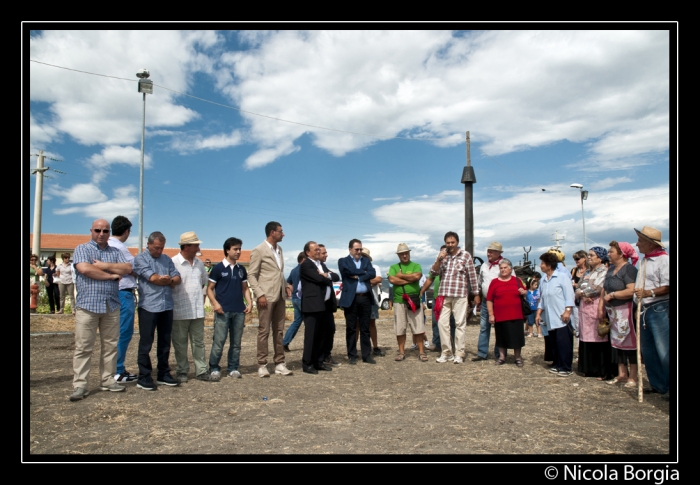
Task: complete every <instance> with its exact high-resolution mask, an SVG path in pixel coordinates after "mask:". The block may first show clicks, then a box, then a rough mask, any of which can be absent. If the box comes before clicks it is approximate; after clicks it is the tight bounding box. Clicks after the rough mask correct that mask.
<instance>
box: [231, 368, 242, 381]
mask: <svg viewBox="0 0 700 485" xmlns="http://www.w3.org/2000/svg"><path fill="white" fill-rule="evenodd" d="M228 376H229V377H235V378H236V379H240V378H241V373H240V372H238V371H237V370H232V371H231V372H229V373H228Z"/></svg>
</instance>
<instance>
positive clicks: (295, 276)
mask: <svg viewBox="0 0 700 485" xmlns="http://www.w3.org/2000/svg"><path fill="white" fill-rule="evenodd" d="M304 259H306V254H305V253H304V251H302V252H300V253H299V255H298V256H297V262H298V263H299V264H297V267H296V268H294V269H293V270H292V272H291V273H289V278H287V286H288V287H289V289H290V291H291V292H292V306H293V307H294V321H293V322H292V324H291V325H290V326H289V328H288V329H287V332H286V333H285V334H284V339H283V340H282V344H283V345H284V351H285V352H289V344H291V343H292V340H294V337H296V334H297V332H298V331H299V327H301V322H302V321H303V319H304V315H303V314H302V313H301V297H300V296H299V294H298V289H299V278H300V276H299V268H300V267H301V263H303V262H304Z"/></svg>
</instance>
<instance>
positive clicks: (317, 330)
mask: <svg viewBox="0 0 700 485" xmlns="http://www.w3.org/2000/svg"><path fill="white" fill-rule="evenodd" d="M327 318H328V313H327V312H325V311H322V312H311V313H304V353H303V355H302V358H301V365H302V366H303V368H304V369H310V368H312V367H313V368H314V369H317V368H319V367H320V366H321V365H322V362H323V352H322V347H323V339H324V336H325V334H326V328H327V326H328V323H327Z"/></svg>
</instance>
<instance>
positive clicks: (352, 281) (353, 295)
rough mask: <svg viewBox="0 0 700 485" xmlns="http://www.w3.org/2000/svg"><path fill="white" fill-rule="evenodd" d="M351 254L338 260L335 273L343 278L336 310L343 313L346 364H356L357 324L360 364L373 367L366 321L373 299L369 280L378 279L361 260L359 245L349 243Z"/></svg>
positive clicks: (363, 258)
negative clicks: (346, 350) (346, 352)
mask: <svg viewBox="0 0 700 485" xmlns="http://www.w3.org/2000/svg"><path fill="white" fill-rule="evenodd" d="M348 249H349V252H350V254H349V255H348V256H346V257H344V258H340V259H339V260H338V270H339V271H340V274H341V276H342V278H343V293H342V295H341V296H340V303H339V306H340V307H341V308H343V310H344V312H345V341H346V344H347V348H348V363H349V364H350V365H355V364H357V341H356V339H355V334H356V328H357V327H356V322H357V320H358V319H359V321H360V345H361V346H362V361H363V362H365V363H366V364H376V363H377V361H376V360H374V359H373V358H372V356H371V355H370V354H371V352H372V342H371V340H370V337H369V320H370V314H371V311H372V302H373V301H374V296H373V295H372V291H371V286H370V280H372V279H373V278H374V277H376V276H377V274H376V271H375V270H374V267H373V266H372V263H370V261H369V259H368V258H365V257H363V256H362V241H360V240H359V239H351V240H350V244H349V247H348Z"/></svg>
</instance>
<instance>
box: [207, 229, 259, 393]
mask: <svg viewBox="0 0 700 485" xmlns="http://www.w3.org/2000/svg"><path fill="white" fill-rule="evenodd" d="M242 244H243V241H241V240H240V239H238V238H235V237H230V238H228V239H227V240H226V241H225V242H224V256H226V258H225V259H224V260H223V261H222V262H220V263H219V264H217V265H216V266H214V268H213V269H212V270H211V273H209V286H208V287H207V296H208V297H209V301H210V302H211V306H212V308H213V309H214V337H213V343H212V346H211V353H210V354H209V372H210V373H211V378H212V380H218V379H221V367H220V366H219V362H220V361H221V354H222V353H223V349H224V344H225V343H226V336H227V334H229V333H230V335H231V337H230V339H231V340H230V343H229V347H228V368H227V371H228V375H229V377H235V378H237V379H240V378H241V373H240V372H239V371H238V366H239V364H240V357H241V337H242V336H243V327H244V325H245V314H246V313H250V311H251V309H252V308H253V298H252V297H251V295H250V289H249V288H248V273H247V272H246V270H245V268H244V267H243V266H241V265H239V264H238V263H237V261H238V259H239V258H240V257H241V245H242Z"/></svg>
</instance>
